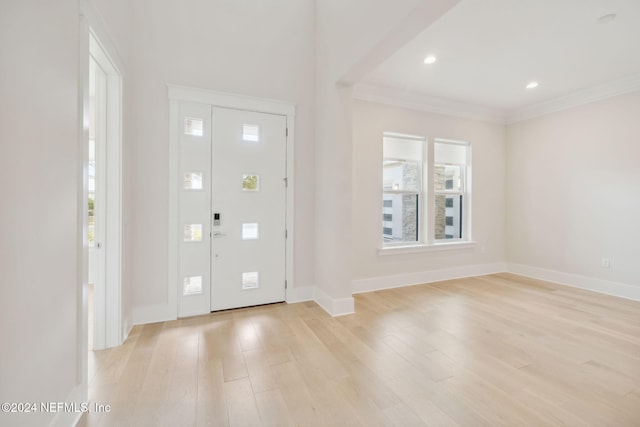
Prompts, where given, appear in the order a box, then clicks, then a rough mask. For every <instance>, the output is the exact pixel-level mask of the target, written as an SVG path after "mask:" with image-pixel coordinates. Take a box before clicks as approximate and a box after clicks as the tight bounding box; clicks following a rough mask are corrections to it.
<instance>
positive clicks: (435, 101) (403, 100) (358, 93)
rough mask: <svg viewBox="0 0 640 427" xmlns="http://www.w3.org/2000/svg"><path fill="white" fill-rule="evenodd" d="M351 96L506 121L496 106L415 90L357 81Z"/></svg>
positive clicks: (407, 106) (395, 104)
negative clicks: (491, 106)
mask: <svg viewBox="0 0 640 427" xmlns="http://www.w3.org/2000/svg"><path fill="white" fill-rule="evenodd" d="M353 97H354V98H355V99H359V100H362V101H368V102H376V103H380V104H386V105H392V106H395V107H400V108H408V109H410V110H416V111H426V112H428V113H436V114H445V115H447V116H454V117H462V118H465V119H472V120H482V121H487V122H492V123H500V124H504V123H505V122H506V115H505V112H504V111H502V110H499V109H496V108H490V107H484V106H480V105H473V104H468V103H464V102H459V101H452V100H450V99H445V98H438V97H435V96H430V95H425V94H421V93H417V92H407V91H403V90H400V89H396V88H392V87H388V86H377V85H373V84H369V83H358V84H356V85H354V86H353Z"/></svg>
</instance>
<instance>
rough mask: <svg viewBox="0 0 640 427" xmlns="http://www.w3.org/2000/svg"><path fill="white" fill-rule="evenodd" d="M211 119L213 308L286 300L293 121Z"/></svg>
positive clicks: (247, 115)
mask: <svg viewBox="0 0 640 427" xmlns="http://www.w3.org/2000/svg"><path fill="white" fill-rule="evenodd" d="M212 117H213V119H212V120H213V123H212V134H213V138H212V140H213V142H212V153H211V159H212V160H211V164H212V184H211V195H212V197H211V211H212V212H213V222H212V244H211V251H212V252H211V256H212V262H211V279H212V281H211V284H212V286H211V309H212V310H214V311H215V310H224V309H228V308H236V307H247V306H252V305H258V304H267V303H272V302H279V301H284V299H285V239H286V236H285V233H286V231H285V229H286V175H287V171H286V143H287V140H286V129H287V122H286V117H284V116H280V115H274V114H264V113H254V112H248V111H242V110H232V109H226V108H213V115H212Z"/></svg>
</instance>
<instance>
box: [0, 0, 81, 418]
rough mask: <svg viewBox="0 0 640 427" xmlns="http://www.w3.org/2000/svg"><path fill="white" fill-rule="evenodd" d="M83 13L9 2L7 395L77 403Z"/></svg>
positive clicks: (4, 278)
mask: <svg viewBox="0 0 640 427" xmlns="http://www.w3.org/2000/svg"><path fill="white" fill-rule="evenodd" d="M78 16H79V11H78V2H77V0H59V1H56V2H48V1H29V2H27V1H20V0H8V1H2V2H0V64H2V71H1V72H0V153H1V154H0V200H1V203H2V206H1V208H0V236H1V237H0V342H1V347H2V350H0V401H1V402H40V401H53V402H58V401H68V397H69V396H70V394H71V393H72V392H73V391H74V389H76V385H77V383H78V379H79V375H78V371H77V369H76V366H77V365H78V364H79V361H78V352H77V338H78V321H79V314H78V308H79V302H78V290H79V280H80V279H79V274H78V268H79V261H78V251H79V250H80V248H79V242H80V236H79V235H78V231H79V220H78V210H79V201H78V192H79V167H80V158H79V150H78V149H79V142H78V141H79V127H78V47H79V30H78V28H79V24H78ZM54 415H55V414H45V413H37V414H16V415H7V414H4V413H0V425H16V426H17V425H20V426H36V425H38V426H40V425H47V424H48V423H49V422H50V421H51V420H52V419H53V417H54Z"/></svg>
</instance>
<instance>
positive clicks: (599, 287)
mask: <svg viewBox="0 0 640 427" xmlns="http://www.w3.org/2000/svg"><path fill="white" fill-rule="evenodd" d="M507 271H508V272H509V273H513V274H518V275H520V276H527V277H532V278H534V279H540V280H546V281H548V282H555V283H559V284H561V285H567V286H572V287H574V288H580V289H586V290H589V291H593V292H598V293H601V294H607V295H613V296H616V297H621V298H626V299H630V300H634V301H640V286H634V285H629V284H626V283H618V282H611V281H609V280H604V279H597V278H595V277H588V276H581V275H579V274H572V273H564V272H562V271H555V270H547V269H544V268H539V267H532V266H529V265H523V264H514V263H508V264H507Z"/></svg>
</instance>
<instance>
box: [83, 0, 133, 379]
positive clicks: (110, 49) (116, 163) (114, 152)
mask: <svg viewBox="0 0 640 427" xmlns="http://www.w3.org/2000/svg"><path fill="white" fill-rule="evenodd" d="M80 6H81V21H80V39H81V45H80V47H81V52H80V61H81V66H80V71H79V73H80V85H81V86H80V93H81V98H82V99H81V108H82V110H81V126H82V130H81V138H80V144H81V150H82V151H81V152H82V188H81V196H80V202H81V206H80V208H81V209H84V211H86V210H87V200H88V198H87V192H88V188H87V182H88V180H87V169H88V165H89V163H88V162H89V156H88V147H89V132H88V129H89V57H90V56H91V57H93V58H94V59H95V61H96V62H97V64H98V65H99V66H100V67H101V68H102V70H103V71H105V73H106V82H105V83H106V112H105V113H106V123H105V129H106V132H105V133H106V135H105V138H104V140H105V150H104V151H105V155H106V158H105V163H106V182H105V183H104V184H105V194H104V199H105V200H104V203H105V205H106V212H105V217H104V229H105V233H104V240H103V242H102V243H103V249H102V250H104V252H105V254H104V263H105V265H104V280H103V283H104V284H105V286H104V289H102V290H96V292H95V294H94V298H95V300H94V301H95V304H96V305H97V306H98V309H97V310H95V313H94V324H95V328H96V330H99V333H96V334H94V349H100V348H109V347H115V346H118V345H120V344H122V342H123V340H124V336H125V335H126V332H125V331H124V328H123V313H122V115H123V111H122V110H123V103H124V96H123V88H122V81H123V69H124V67H123V62H122V61H121V59H120V57H119V55H118V52H117V49H116V48H115V45H114V44H113V42H112V41H111V39H110V37H109V36H108V33H107V31H106V30H105V28H104V27H103V25H102V20H101V19H100V18H99V15H98V14H97V13H96V12H95V10H94V9H93V6H92V5H91V4H90V3H89V2H88V1H86V0H82V1H81V2H80ZM81 218H82V234H81V235H82V236H83V237H82V239H83V242H82V248H83V250H82V254H81V256H80V257H79V258H80V259H81V269H82V273H81V275H82V280H81V285H82V289H81V290H80V297H81V298H80V301H81V302H82V308H81V324H82V325H83V326H82V328H83V329H82V332H81V333H80V342H81V343H82V344H81V349H82V350H81V354H80V357H81V359H80V360H81V361H82V363H81V366H82V370H84V371H85V373H84V374H83V375H84V376H86V369H87V348H88V338H87V336H88V335H87V334H88V330H87V324H88V317H87V297H86V288H87V284H88V267H87V263H88V241H87V231H86V230H87V227H88V217H87V215H86V213H83V214H82V216H81ZM96 338H97V340H96Z"/></svg>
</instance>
